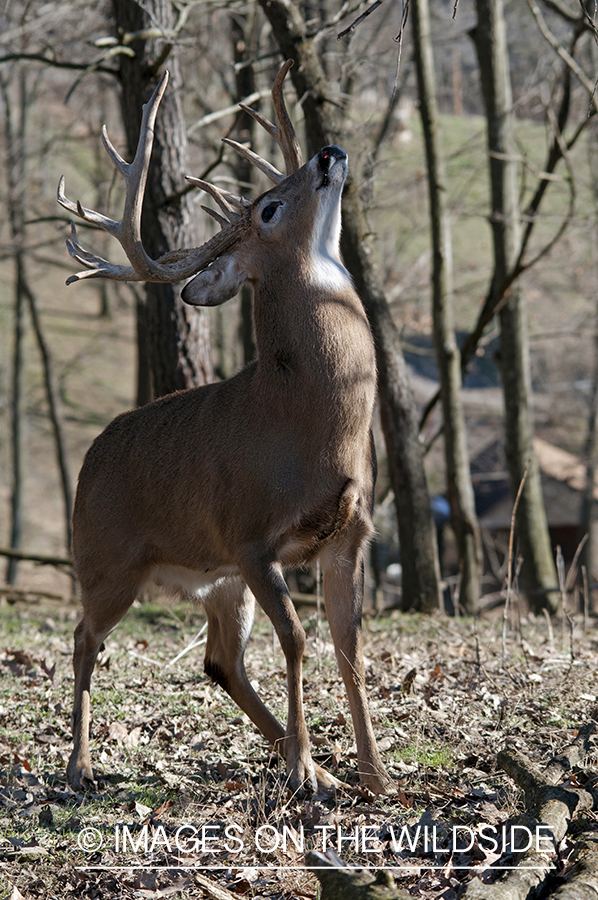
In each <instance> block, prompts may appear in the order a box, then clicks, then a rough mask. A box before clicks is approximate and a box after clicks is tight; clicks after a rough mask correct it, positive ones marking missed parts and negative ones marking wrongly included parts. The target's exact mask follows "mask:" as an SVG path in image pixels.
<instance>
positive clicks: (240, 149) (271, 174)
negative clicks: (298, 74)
mask: <svg viewBox="0 0 598 900" xmlns="http://www.w3.org/2000/svg"><path fill="white" fill-rule="evenodd" d="M240 106H243V104H242V103H241V104H240ZM247 109H248V110H249V107H247ZM266 121H268V120H267V119H266ZM269 124H271V123H269ZM222 142H223V143H224V144H228V145H229V147H232V148H233V150H236V151H237V153H238V154H239V155H240V156H244V157H245V159H248V160H249V162H250V163H253V164H254V165H255V166H257V167H258V169H261V171H262V172H263V173H264V175H267V176H268V178H269V179H270V181H273V182H274V184H280V182H281V181H284V179H285V176H284V175H283V174H282V172H279V171H278V169H277V168H276V166H273V165H272V163H269V162H268V161H267V160H266V159H262V157H261V156H258V155H257V153H254V152H253V150H250V149H249V147H244V146H243V144H239V143H237V141H231V139H230V138H222Z"/></svg>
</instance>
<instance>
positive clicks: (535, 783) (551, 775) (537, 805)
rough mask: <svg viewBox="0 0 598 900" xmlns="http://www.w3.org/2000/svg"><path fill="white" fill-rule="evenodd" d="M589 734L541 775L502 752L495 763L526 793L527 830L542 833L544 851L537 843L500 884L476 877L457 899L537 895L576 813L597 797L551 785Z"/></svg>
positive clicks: (516, 899)
mask: <svg viewBox="0 0 598 900" xmlns="http://www.w3.org/2000/svg"><path fill="white" fill-rule="evenodd" d="M593 730H594V729H593V723H590V724H589V725H588V726H586V727H585V728H584V729H581V730H580V733H579V734H578V736H577V738H576V740H575V741H574V742H573V744H570V745H569V747H567V748H565V750H564V751H563V753H561V754H560V755H559V756H558V757H557V758H555V759H553V760H551V762H550V763H549V764H548V766H547V768H546V770H545V771H544V772H543V771H541V770H540V769H539V768H538V767H537V766H536V765H535V764H534V763H533V762H531V760H529V759H527V758H526V757H525V756H524V755H523V754H522V753H520V752H519V751H517V750H501V752H500V753H499V754H498V757H497V762H498V764H499V765H500V766H501V768H502V769H504V771H505V772H506V773H507V774H508V775H510V777H511V778H512V779H513V781H515V782H516V784H518V785H519V787H521V788H522V789H523V791H524V792H525V797H526V807H527V811H528V818H529V824H528V827H529V828H530V830H532V831H535V830H536V827H537V826H539V827H541V834H542V835H543V838H542V848H541V849H540V846H539V844H540V842H537V846H536V847H535V848H533V847H532V848H530V849H529V850H526V851H524V852H522V853H521V854H520V855H518V859H517V862H516V863H515V866H514V867H513V869H512V870H511V871H510V872H509V873H508V874H507V876H506V877H505V878H504V879H503V880H502V881H499V882H495V883H493V884H487V883H484V882H483V881H482V880H481V878H480V877H475V878H474V879H472V881H470V882H468V884H466V885H465V886H464V887H463V888H462V889H461V891H460V892H459V897H460V898H465V900H527V898H529V897H530V896H536V895H537V893H538V891H539V889H540V887H541V886H542V885H543V884H544V882H545V881H546V879H547V878H548V876H549V875H550V874H551V872H553V871H554V869H555V864H556V861H557V859H558V851H559V845H560V843H561V841H562V840H563V838H564V837H565V835H566V834H567V831H568V828H569V825H570V823H571V820H572V819H573V817H574V816H575V815H576V814H577V813H578V812H580V811H582V810H591V809H592V808H593V807H594V802H595V796H594V794H593V793H591V792H590V791H588V790H585V789H583V788H571V787H567V788H565V787H562V786H560V785H555V784H554V782H555V781H556V780H558V779H560V778H561V777H562V775H563V773H564V772H565V771H567V770H568V769H569V768H570V767H571V761H572V760H574V759H579V758H581V755H582V751H584V750H585V749H586V748H587V742H588V740H589V736H590V734H591V733H592V732H593ZM536 833H537V832H536ZM513 850H514V851H515V848H513ZM515 853H516V851H515ZM516 855H517V854H516ZM486 874H488V873H486Z"/></svg>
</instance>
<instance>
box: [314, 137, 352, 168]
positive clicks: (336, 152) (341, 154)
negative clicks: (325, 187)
mask: <svg viewBox="0 0 598 900" xmlns="http://www.w3.org/2000/svg"><path fill="white" fill-rule="evenodd" d="M346 158H347V154H346V153H345V151H344V150H343V149H342V148H341V147H337V146H336V145H334V144H333V145H332V146H330V147H322V149H321V150H320V152H319V153H318V163H319V166H320V169H321V170H322V172H323V173H324V175H327V174H328V172H329V171H330V169H331V167H332V165H333V163H335V162H336V161H338V160H341V159H346Z"/></svg>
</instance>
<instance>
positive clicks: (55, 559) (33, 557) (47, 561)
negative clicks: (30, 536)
mask: <svg viewBox="0 0 598 900" xmlns="http://www.w3.org/2000/svg"><path fill="white" fill-rule="evenodd" d="M0 556H6V557H8V559H20V560H27V561H30V562H37V563H40V564H41V565H44V566H68V567H69V568H70V567H71V566H72V565H73V562H72V560H71V559H70V558H69V557H68V556H54V555H52V554H47V553H28V552H27V551H25V550H16V549H15V548H13V547H0Z"/></svg>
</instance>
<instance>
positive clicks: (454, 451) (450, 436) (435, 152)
mask: <svg viewBox="0 0 598 900" xmlns="http://www.w3.org/2000/svg"><path fill="white" fill-rule="evenodd" d="M411 22H412V26H413V50H414V56H415V67H416V71H417V84H418V92H419V111H420V115H421V120H422V127H423V133H424V140H425V145H426V163H427V168H428V193H429V198H430V223H431V236H432V260H433V262H432V313H433V321H434V344H435V348H436V360H437V363H438V373H439V378H440V392H441V398H442V411H443V417H444V452H445V461H446V487H447V497H448V501H449V505H450V509H451V526H452V528H453V531H454V534H455V538H456V542H457V552H458V556H459V570H460V575H461V578H460V590H459V600H460V602H461V604H462V605H463V606H464V607H465V609H466V610H467V611H468V612H470V613H475V612H477V611H478V609H479V600H480V593H481V592H480V576H479V566H480V558H481V545H480V533H479V526H478V521H477V517H476V512H475V500H474V493H473V485H472V483H471V471H470V467H469V454H468V451H467V439H466V432H465V416H464V413H463V401H462V395H461V387H462V384H461V354H460V352H459V349H458V347H457V341H456V338H455V326H454V309H453V258H452V247H451V225H450V216H449V209H448V203H447V187H446V175H445V168H444V159H443V156H442V141H441V137H440V118H439V115H438V105H437V101H436V76H435V73H434V58H433V55H432V42H431V37H430V9H429V5H428V0H413V2H412V4H411Z"/></svg>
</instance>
